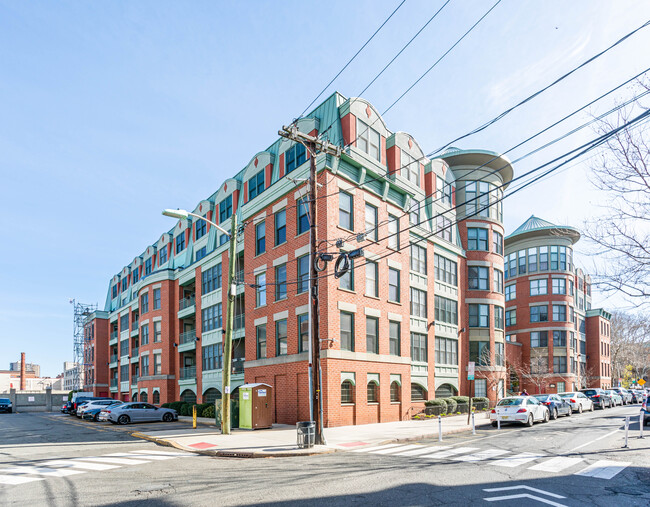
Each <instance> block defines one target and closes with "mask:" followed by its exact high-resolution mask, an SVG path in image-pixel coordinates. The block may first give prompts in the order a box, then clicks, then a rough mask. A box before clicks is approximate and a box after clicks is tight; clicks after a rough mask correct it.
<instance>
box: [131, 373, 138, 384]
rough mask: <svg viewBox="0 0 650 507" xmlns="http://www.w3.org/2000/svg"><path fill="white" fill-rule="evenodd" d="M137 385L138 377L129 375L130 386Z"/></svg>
mask: <svg viewBox="0 0 650 507" xmlns="http://www.w3.org/2000/svg"><path fill="white" fill-rule="evenodd" d="M137 383H138V376H137V375H131V385H134V384H137Z"/></svg>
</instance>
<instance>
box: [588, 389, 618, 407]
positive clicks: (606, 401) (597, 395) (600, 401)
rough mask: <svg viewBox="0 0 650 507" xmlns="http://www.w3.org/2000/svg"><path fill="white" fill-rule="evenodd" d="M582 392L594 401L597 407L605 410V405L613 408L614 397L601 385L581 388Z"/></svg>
mask: <svg viewBox="0 0 650 507" xmlns="http://www.w3.org/2000/svg"><path fill="white" fill-rule="evenodd" d="M580 392H581V393H584V394H585V395H586V396H587V397H588V398H589V399H590V400H591V401H593V402H594V406H595V407H596V408H600V409H603V410H604V409H605V407H607V408H611V407H613V406H614V403H613V401H612V397H611V396H610V395H609V394H607V393H606V392H605V391H604V390H603V389H601V388H599V387H595V388H593V389H580Z"/></svg>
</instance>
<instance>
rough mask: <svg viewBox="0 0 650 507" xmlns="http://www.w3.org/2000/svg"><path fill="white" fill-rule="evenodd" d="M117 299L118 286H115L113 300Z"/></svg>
mask: <svg viewBox="0 0 650 507" xmlns="http://www.w3.org/2000/svg"><path fill="white" fill-rule="evenodd" d="M116 297H117V284H115V285H113V299H115V298H116Z"/></svg>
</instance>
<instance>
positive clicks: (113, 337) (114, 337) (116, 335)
mask: <svg viewBox="0 0 650 507" xmlns="http://www.w3.org/2000/svg"><path fill="white" fill-rule="evenodd" d="M118 338H119V333H118V332H117V329H116V330H115V331H111V339H110V341H109V343H110V344H111V345H113V344H114V343H117V340H118Z"/></svg>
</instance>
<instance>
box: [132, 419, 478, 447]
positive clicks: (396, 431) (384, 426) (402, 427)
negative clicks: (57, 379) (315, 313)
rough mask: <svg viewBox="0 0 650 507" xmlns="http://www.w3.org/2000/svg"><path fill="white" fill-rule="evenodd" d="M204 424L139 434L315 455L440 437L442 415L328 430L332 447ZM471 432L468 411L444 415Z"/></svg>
mask: <svg viewBox="0 0 650 507" xmlns="http://www.w3.org/2000/svg"><path fill="white" fill-rule="evenodd" d="M188 419H189V422H191V419H192V418H191V417H190V418H185V417H179V420H181V421H183V422H185V421H186V420H188ZM198 423H199V424H197V428H196V429H192V428H189V429H174V430H167V431H165V430H161V431H147V432H135V433H133V436H135V437H139V438H143V439H146V440H151V441H153V442H156V443H159V444H161V445H167V446H171V447H176V448H177V449H183V450H186V451H192V452H198V453H201V454H208V455H212V456H224V457H242V458H268V457H283V456H284V457H286V456H309V455H312V454H326V453H331V452H336V451H345V450H352V449H360V448H363V447H364V446H371V445H378V444H383V443H390V442H407V441H413V440H421V439H425V438H436V437H437V436H438V419H437V418H432V419H425V420H422V421H396V422H388V423H379V424H365V425H359V426H340V427H338V428H325V439H326V441H327V445H319V446H315V447H313V448H311V449H299V448H298V446H297V443H296V428H295V426H289V425H283V424H274V425H273V428H272V429H266V430H255V431H251V430H239V429H235V430H233V431H232V434H231V435H222V434H221V431H220V430H219V429H218V428H217V427H216V425H215V423H214V420H213V419H204V418H199V420H198ZM475 424H476V426H477V427H479V426H485V425H487V424H490V419H489V413H488V412H481V413H477V414H476V415H475ZM470 430H471V425H468V424H467V414H465V415H458V416H450V417H443V418H442V433H443V436H444V435H445V434H451V433H459V432H463V431H470Z"/></svg>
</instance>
